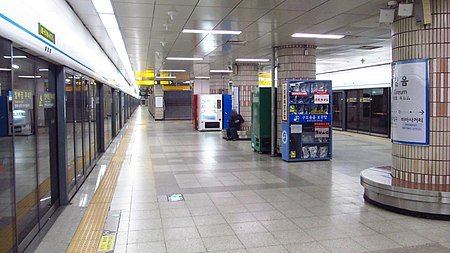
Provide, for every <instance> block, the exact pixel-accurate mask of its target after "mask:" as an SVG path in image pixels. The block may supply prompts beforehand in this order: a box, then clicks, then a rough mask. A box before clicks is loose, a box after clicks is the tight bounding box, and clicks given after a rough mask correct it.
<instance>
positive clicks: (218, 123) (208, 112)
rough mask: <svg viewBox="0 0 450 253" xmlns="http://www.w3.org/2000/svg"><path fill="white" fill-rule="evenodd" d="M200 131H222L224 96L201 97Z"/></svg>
mask: <svg viewBox="0 0 450 253" xmlns="http://www.w3.org/2000/svg"><path fill="white" fill-rule="evenodd" d="M198 130H199V131H220V130H222V94H208V95H199V97H198Z"/></svg>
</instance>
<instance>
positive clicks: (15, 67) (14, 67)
mask: <svg viewBox="0 0 450 253" xmlns="http://www.w3.org/2000/svg"><path fill="white" fill-rule="evenodd" d="M11 67H12V68H13V69H19V68H20V67H19V65H17V64H12V65H11Z"/></svg>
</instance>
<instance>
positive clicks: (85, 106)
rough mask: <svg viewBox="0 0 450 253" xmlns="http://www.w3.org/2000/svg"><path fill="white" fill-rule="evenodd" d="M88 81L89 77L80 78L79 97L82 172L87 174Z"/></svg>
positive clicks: (88, 132) (88, 153) (88, 155)
mask: <svg viewBox="0 0 450 253" xmlns="http://www.w3.org/2000/svg"><path fill="white" fill-rule="evenodd" d="M89 83H90V79H89V78H86V77H83V78H82V85H81V88H82V89H81V93H82V99H81V103H82V104H81V105H82V106H81V108H82V113H83V114H82V116H81V122H80V123H81V124H82V126H83V155H82V156H83V160H84V174H87V173H88V171H87V169H88V168H89V167H90V163H91V145H90V143H91V142H90V140H89V138H90V129H89V127H90V125H89V122H90V121H91V119H90V117H91V115H90V111H91V109H90V107H91V106H90V103H89V99H90V94H89Z"/></svg>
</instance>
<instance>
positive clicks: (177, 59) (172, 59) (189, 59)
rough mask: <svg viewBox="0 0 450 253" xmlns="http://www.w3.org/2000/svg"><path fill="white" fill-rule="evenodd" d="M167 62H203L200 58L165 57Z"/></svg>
mask: <svg viewBox="0 0 450 253" xmlns="http://www.w3.org/2000/svg"><path fill="white" fill-rule="evenodd" d="M166 60H168V61H203V58H201V57H167V58H166Z"/></svg>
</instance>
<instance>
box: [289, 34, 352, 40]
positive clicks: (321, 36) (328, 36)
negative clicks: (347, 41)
mask: <svg viewBox="0 0 450 253" xmlns="http://www.w3.org/2000/svg"><path fill="white" fill-rule="evenodd" d="M344 36H345V35H336V34H313V33H294V34H292V35H291V37H293V38H316V39H334V40H338V39H342V38H344Z"/></svg>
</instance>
